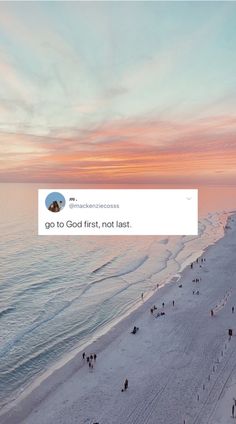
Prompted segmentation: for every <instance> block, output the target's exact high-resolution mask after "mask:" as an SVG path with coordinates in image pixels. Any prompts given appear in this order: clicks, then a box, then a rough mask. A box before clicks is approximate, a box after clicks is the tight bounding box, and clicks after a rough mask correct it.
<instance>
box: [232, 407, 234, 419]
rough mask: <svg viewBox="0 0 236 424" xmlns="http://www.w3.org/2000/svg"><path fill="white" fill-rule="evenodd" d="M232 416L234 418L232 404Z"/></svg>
mask: <svg viewBox="0 0 236 424" xmlns="http://www.w3.org/2000/svg"><path fill="white" fill-rule="evenodd" d="M232 417H233V418H234V405H233V406H232Z"/></svg>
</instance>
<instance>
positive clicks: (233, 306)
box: [232, 306, 234, 314]
mask: <svg viewBox="0 0 236 424" xmlns="http://www.w3.org/2000/svg"><path fill="white" fill-rule="evenodd" d="M233 313H234V306H232V314H233Z"/></svg>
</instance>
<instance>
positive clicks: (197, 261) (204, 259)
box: [190, 258, 206, 269]
mask: <svg viewBox="0 0 236 424" xmlns="http://www.w3.org/2000/svg"><path fill="white" fill-rule="evenodd" d="M199 262H200V258H197V259H196V263H197V264H198V263H199ZM202 262H206V258H201V263H202ZM193 265H194V263H193V262H192V263H191V264H190V268H191V269H193ZM200 266H201V265H200Z"/></svg>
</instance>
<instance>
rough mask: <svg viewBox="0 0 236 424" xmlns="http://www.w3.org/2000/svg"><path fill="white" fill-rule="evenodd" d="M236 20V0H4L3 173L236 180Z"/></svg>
mask: <svg viewBox="0 0 236 424" xmlns="http://www.w3.org/2000/svg"><path fill="white" fill-rule="evenodd" d="M235 22H236V3H234V2H31V3H30V2H25V3H22V2H5V3H4V2H1V3H0V81H1V84H0V178H1V180H2V181H10V182H11V181H12V182H14V181H17V182H19V181H22V182H27V181H28V182H35V181H37V182H78V183H95V182H96V183H101V182H104V183H121V184H122V183H137V184H140V183H147V184H153V183H154V184H156V183H159V182H161V183H177V184H178V183H181V184H182V183H185V182H188V183H190V184H191V183H193V184H200V183H201V184H231V185H232V184H234V182H235V179H236V48H235V46H236V25H235Z"/></svg>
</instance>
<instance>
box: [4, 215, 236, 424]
mask: <svg viewBox="0 0 236 424" xmlns="http://www.w3.org/2000/svg"><path fill="white" fill-rule="evenodd" d="M235 252H236V219H235V216H232V217H231V218H230V219H229V228H227V229H226V233H225V236H224V237H223V238H222V239H221V240H219V241H218V242H217V243H216V244H215V245H213V246H210V247H209V248H208V249H207V250H206V252H205V253H204V255H203V256H202V258H201V259H199V260H198V263H197V262H194V264H193V269H191V267H190V266H189V267H187V268H186V269H185V270H184V272H183V274H182V277H181V280H180V281H178V283H176V282H171V283H169V284H167V285H166V286H164V287H163V288H160V289H159V290H157V291H156V292H155V293H154V295H153V296H152V298H150V299H148V300H147V301H146V302H145V296H144V302H143V304H142V305H141V306H140V308H139V309H137V310H136V311H134V312H133V313H132V314H130V316H129V317H128V318H125V319H124V320H123V321H121V322H120V323H119V324H117V325H116V326H115V327H114V328H113V329H112V330H111V331H109V332H108V333H107V334H105V335H104V336H102V337H100V338H99V339H98V340H97V341H96V342H94V343H93V344H92V345H91V346H90V347H89V348H87V349H86V355H90V354H91V353H92V354H93V353H94V352H96V354H97V360H96V362H95V363H94V368H93V370H90V369H89V367H88V364H87V362H86V361H83V359H82V353H81V352H80V353H79V354H78V355H77V356H76V357H74V358H73V359H72V360H71V361H70V362H68V363H67V364H65V365H64V366H63V367H61V368H60V369H58V370H56V371H54V373H52V374H51V375H50V376H49V377H48V378H47V379H46V380H44V381H43V382H41V384H40V385H38V387H35V388H34V390H32V392H31V393H28V394H27V393H25V394H24V397H23V396H22V399H19V400H18V401H17V402H16V403H15V404H14V405H13V406H12V408H11V410H10V411H8V412H6V413H4V415H2V416H1V417H0V422H1V423H2V424H21V423H24V424H75V423H76V424H93V423H99V424H157V423H158V424H178V423H179V424H184V423H185V424H228V423H232V422H234V420H233V418H232V417H231V408H232V405H233V397H235V398H236V260H235V258H236V253H235ZM196 278H197V279H199V280H200V281H199V282H196V281H193V280H196ZM180 285H181V286H182V287H179V286H180ZM193 291H195V294H193ZM197 291H199V294H196V292H197ZM173 300H174V301H175V304H174V306H173V303H172V302H173ZM162 302H164V304H165V305H164V308H163V307H162ZM153 305H156V306H157V311H156V310H155V311H154V314H153V315H152V314H151V313H150V308H151V307H152V306H153ZM233 306H235V312H234V313H232V307H233ZM211 309H213V310H214V316H213V317H212V316H211V314H210V311H211ZM161 311H164V312H165V315H163V316H159V317H158V318H156V317H155V315H156V313H157V312H161ZM134 325H135V326H137V327H139V331H138V332H137V334H135V335H133V334H131V331H132V329H133V327H134ZM230 328H232V329H233V336H232V338H231V340H229V337H228V329H230ZM125 378H127V379H128V381H129V387H128V390H127V391H126V392H122V391H121V389H122V387H123V384H124V380H125ZM235 413H236V411H235Z"/></svg>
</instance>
